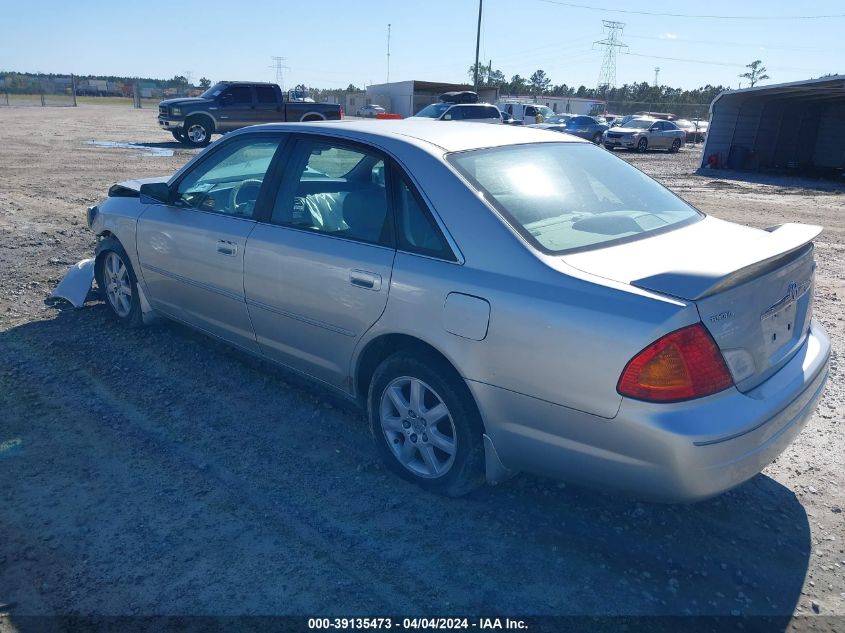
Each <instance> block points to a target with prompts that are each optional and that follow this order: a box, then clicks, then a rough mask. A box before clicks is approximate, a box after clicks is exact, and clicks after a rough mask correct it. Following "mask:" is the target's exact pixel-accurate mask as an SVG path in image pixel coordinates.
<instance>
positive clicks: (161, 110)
mask: <svg viewBox="0 0 845 633" xmlns="http://www.w3.org/2000/svg"><path fill="white" fill-rule="evenodd" d="M305 99H306V98H305V96H304V95H299V96H298V97H295V96H294V95H293V94H290V93H289V94H288V95H287V96H285V95H283V94H282V89H281V88H279V86H278V85H276V84H269V83H255V82H244V81H221V82H220V83H217V84H214V85H213V86H211V88H209V89H208V90H206V91H205V92H203V93H202V94H201V95H200V96H199V97H182V98H179V99H166V100H165V101H161V102H160V103H159V104H158V125H159V127H160V128H162V129H164V130H167V131H169V132H170V133H171V134H172V135H173V138H175V139H176V140H177V141H179V142H180V143H184V144H185V145H190V146H192V147H204V146H206V145H208V144H209V143H210V142H211V135H212V134H223V133H225V132H231V131H232V130H237V129H239V128H242V127H246V126H248V125H255V124H257V123H276V122H282V121H326V120H335V119H340V118H341V109H340V106H339V105H337V104H333V103H314V101H313V99H309V100H307V101H306V100H305Z"/></svg>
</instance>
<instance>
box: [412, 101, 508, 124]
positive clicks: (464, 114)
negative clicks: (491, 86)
mask: <svg viewBox="0 0 845 633" xmlns="http://www.w3.org/2000/svg"><path fill="white" fill-rule="evenodd" d="M408 118H409V119H436V120H438V121H474V122H476V123H502V114H501V112H499V109H498V108H497V107H496V106H494V105H490V104H489V103H449V102H443V101H441V102H440V103H432V104H431V105H428V106H426V107H424V108H423V109H422V110H420V111H419V112H417V113H416V114H415V115H414V116H412V117H408Z"/></svg>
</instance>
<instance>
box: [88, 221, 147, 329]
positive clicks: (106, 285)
mask: <svg viewBox="0 0 845 633" xmlns="http://www.w3.org/2000/svg"><path fill="white" fill-rule="evenodd" d="M94 277H95V278H96V280H97V286H98V287H99V288H100V290H101V291H102V293H103V296H104V297H105V300H106V305H107V306H108V307H109V311H110V312H111V314H112V316H113V317H114V318H116V319H117V320H118V321H120V322H122V323H125V324H126V325H128V326H129V327H141V326H142V325H143V324H144V321H143V317H142V314H141V298H140V295H139V294H138V279H137V278H136V277H135V271H134V270H132V264H131V263H130V260H129V256H128V255H127V254H126V251H125V250H124V249H123V246H122V245H121V244H120V242H119V241H118V240H117V239H116V238H114V237H107V238H105V239H103V240H101V241H100V243H99V244H97V250H96V260H95V263H94Z"/></svg>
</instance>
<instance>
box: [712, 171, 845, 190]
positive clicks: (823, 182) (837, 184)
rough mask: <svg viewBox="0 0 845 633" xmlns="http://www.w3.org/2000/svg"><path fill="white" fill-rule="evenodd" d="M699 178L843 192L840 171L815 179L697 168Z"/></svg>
mask: <svg viewBox="0 0 845 633" xmlns="http://www.w3.org/2000/svg"><path fill="white" fill-rule="evenodd" d="M695 173H696V174H697V175H699V176H704V177H706V178H710V179H712V180H713V181H714V182H715V183H717V184H718V183H720V182H724V183H725V184H730V183H731V182H746V183H749V184H755V185H771V186H774V187H783V188H795V189H802V190H804V189H807V190H810V191H819V192H824V193H838V192H843V191H845V174H843V173H842V172H841V171H840V172H838V173H836V174H830V175H828V176H823V175H821V174H819V175H818V176H817V177H811V176H802V175H800V174H794V173H785V172H777V173H774V172H754V171H742V170H734V169H705V168H699V169H698V170H697V171H696V172H695Z"/></svg>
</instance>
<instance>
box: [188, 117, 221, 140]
mask: <svg viewBox="0 0 845 633" xmlns="http://www.w3.org/2000/svg"><path fill="white" fill-rule="evenodd" d="M213 131H214V129H213V128H212V125H211V122H210V121H209V120H208V119H206V118H195V119H189V120H188V121H186V122H185V132H184V133H185V142H186V143H187V144H188V145H190V146H191V147H205V146H206V145H208V144H209V143H210V142H211V133H212V132H213Z"/></svg>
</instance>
